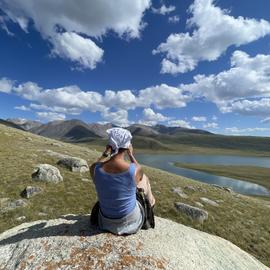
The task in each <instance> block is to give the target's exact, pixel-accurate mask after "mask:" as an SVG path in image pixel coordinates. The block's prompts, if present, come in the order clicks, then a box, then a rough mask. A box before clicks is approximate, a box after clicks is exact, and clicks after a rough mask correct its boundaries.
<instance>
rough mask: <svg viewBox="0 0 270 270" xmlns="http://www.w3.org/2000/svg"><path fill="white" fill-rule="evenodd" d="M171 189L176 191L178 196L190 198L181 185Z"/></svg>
mask: <svg viewBox="0 0 270 270" xmlns="http://www.w3.org/2000/svg"><path fill="white" fill-rule="evenodd" d="M171 190H172V192H173V193H176V194H177V195H178V196H180V197H181V198H183V199H187V198H188V195H187V194H186V193H185V192H184V191H183V190H182V189H181V188H180V187H176V188H172V189H171Z"/></svg>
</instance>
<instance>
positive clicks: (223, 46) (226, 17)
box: [153, 0, 270, 74]
mask: <svg viewBox="0 0 270 270" xmlns="http://www.w3.org/2000/svg"><path fill="white" fill-rule="evenodd" d="M189 12H190V13H191V14H192V16H191V18H190V19H188V21H187V25H188V26H189V27H190V28H191V27H192V28H195V30H194V31H193V32H192V33H191V34H190V33H188V32H187V33H177V34H171V35H170V36H169V37H168V38H167V40H166V42H164V43H161V44H160V45H159V46H158V48H157V49H156V50H154V51H153V53H154V54H158V53H161V54H165V58H164V59H163V60H162V69H161V73H171V74H177V73H185V72H188V71H191V70H193V69H195V68H196V66H197V65H198V62H200V61H214V60H216V59H218V58H219V57H220V56H221V54H222V53H224V52H225V51H226V50H227V48H228V47H230V46H232V45H234V46H236V47H238V46H240V45H243V44H247V43H250V42H252V41H255V40H257V39H259V38H261V37H264V36H265V35H267V34H269V33H270V23H269V22H268V21H266V20H263V19H261V20H256V19H249V18H243V17H241V16H240V17H237V18H234V17H233V16H230V14H229V12H228V11H227V10H222V9H221V8H219V7H217V6H215V5H214V3H213V0H195V1H194V3H193V4H192V5H191V6H190V8H189Z"/></svg>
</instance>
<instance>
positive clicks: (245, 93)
mask: <svg viewBox="0 0 270 270" xmlns="http://www.w3.org/2000/svg"><path fill="white" fill-rule="evenodd" d="M269 72H270V55H262V54H258V55H256V56H254V57H251V56H249V55H248V54H247V53H245V52H243V51H235V52H234V53H233V55H232V57H231V68H230V69H229V70H225V71H222V72H220V73H218V74H216V75H214V74H212V75H209V76H205V75H197V76H195V77H194V83H191V84H186V85H181V86H180V88H181V89H182V90H183V91H189V92H191V93H192V95H193V97H196V96H197V97H204V98H206V99H207V100H208V101H211V102H214V103H215V104H216V105H217V106H218V108H219V110H220V111H221V112H223V113H229V112H237V113H240V114H244V115H265V114H269V113H270V77H269Z"/></svg>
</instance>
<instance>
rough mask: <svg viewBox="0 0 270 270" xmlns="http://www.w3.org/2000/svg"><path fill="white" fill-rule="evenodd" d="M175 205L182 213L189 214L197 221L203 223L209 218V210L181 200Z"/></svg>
mask: <svg viewBox="0 0 270 270" xmlns="http://www.w3.org/2000/svg"><path fill="white" fill-rule="evenodd" d="M174 205H175V208H176V209H177V210H178V211H179V212H180V213H183V214H185V215H187V216H188V217H189V218H191V219H193V220H195V221H199V222H201V223H202V222H204V221H205V220H206V219H208V212H207V211H205V210H203V209H200V208H198V207H194V206H191V205H189V204H186V203H181V202H176V203H175V204H174Z"/></svg>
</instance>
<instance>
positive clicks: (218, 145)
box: [76, 135, 270, 157]
mask: <svg viewBox="0 0 270 270" xmlns="http://www.w3.org/2000/svg"><path fill="white" fill-rule="evenodd" d="M222 139H224V140H225V141H226V143H224V142H223V143H222ZM235 140H236V142H237V141H238V137H235ZM268 140H269V141H270V139H269V138H268V139H267V140H266V139H265V138H262V139H258V138H256V137H254V138H253V137H248V139H247V141H246V143H245V144H240V146H237V147H234V146H235V143H233V144H232V146H230V143H231V141H233V138H231V137H229V136H221V135H218V136H213V135H189V136H182V137H180V136H178V137H175V136H160V137H156V138H147V137H141V136H135V137H134V139H133V146H134V148H135V149H136V152H138V153H148V154H151V153H155V154H156V153H160V154H203V155H238V156H260V157H269V156H270V151H267V150H266V149H270V144H269V145H268ZM212 141H213V143H212ZM257 142H259V147H256V143H257ZM106 143H107V140H105V139H92V140H88V141H85V142H83V141H81V142H78V143H76V144H77V145H81V146H86V147H89V148H92V149H93V148H95V149H97V150H99V151H102V150H104V145H106Z"/></svg>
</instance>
